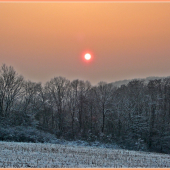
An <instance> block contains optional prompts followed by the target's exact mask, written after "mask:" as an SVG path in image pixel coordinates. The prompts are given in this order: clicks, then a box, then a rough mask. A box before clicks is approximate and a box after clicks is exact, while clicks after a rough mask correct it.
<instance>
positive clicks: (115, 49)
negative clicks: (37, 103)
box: [0, 2, 170, 84]
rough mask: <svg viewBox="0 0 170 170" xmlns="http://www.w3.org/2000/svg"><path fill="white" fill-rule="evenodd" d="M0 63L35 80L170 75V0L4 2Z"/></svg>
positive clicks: (0, 7) (94, 80)
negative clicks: (87, 55) (87, 53)
mask: <svg viewBox="0 0 170 170" xmlns="http://www.w3.org/2000/svg"><path fill="white" fill-rule="evenodd" d="M86 50H90V51H91V52H92V53H93V60H92V61H91V62H84V60H83V59H82V54H83V53H84V51H86ZM0 63H1V64H2V63H5V64H7V65H12V66H13V67H14V68H15V70H16V71H17V72H18V73H19V74H22V75H23V76H24V77H25V78H26V79H30V80H32V81H37V82H39V81H41V82H46V81H48V80H50V79H51V78H53V77H54V76H63V77H66V78H68V79H69V80H73V79H77V78H78V79H82V80H89V81H90V82H91V83H92V84H97V83H98V82H99V81H106V82H113V81H117V80H123V79H131V78H141V77H142V78H143V77H148V76H170V3H115V2H114V3H92V2H91V3H83V2H82V3H80V2H78V3H59V2H57V3H0Z"/></svg>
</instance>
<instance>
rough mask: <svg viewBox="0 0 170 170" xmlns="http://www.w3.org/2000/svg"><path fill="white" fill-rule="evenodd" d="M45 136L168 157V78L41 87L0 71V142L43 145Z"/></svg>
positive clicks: (57, 80)
mask: <svg viewBox="0 0 170 170" xmlns="http://www.w3.org/2000/svg"><path fill="white" fill-rule="evenodd" d="M30 129H31V130H30ZM30 131H31V133H30ZM28 133H30V134H32V136H34V138H33V137H30V136H31V135H30V136H29V137H28ZM45 134H52V135H53V136H54V135H55V137H57V138H59V139H65V140H85V141H89V142H93V141H100V142H103V143H117V144H118V145H119V146H121V147H122V148H126V149H133V150H143V151H154V152H162V153H170V78H164V79H155V80H150V81H149V82H146V81H145V80H137V79H136V80H132V81H130V82H129V83H128V84H127V85H121V86H120V87H116V86H114V84H113V83H106V82H99V83H98V84H97V85H96V86H92V85H91V83H90V82H89V81H82V80H73V81H69V80H68V79H66V78H64V77H54V78H52V79H51V80H50V81H48V82H46V84H45V85H42V84H41V83H35V82H31V81H28V80H25V79H24V77H23V76H21V75H19V74H18V73H16V71H15V70H14V68H13V67H11V66H10V67H8V66H6V65H5V64H4V65H2V66H1V68H0V140H3V141H27V142H29V141H31V142H45V141H44V140H43V139H44V138H43V137H44V136H45ZM35 138H36V140H35ZM46 138H50V135H49V136H48V137H46ZM46 140H48V139H46Z"/></svg>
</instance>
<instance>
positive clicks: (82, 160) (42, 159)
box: [0, 142, 170, 168]
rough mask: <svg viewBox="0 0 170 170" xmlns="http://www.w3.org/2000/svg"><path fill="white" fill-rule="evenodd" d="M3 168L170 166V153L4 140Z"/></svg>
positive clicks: (0, 159) (0, 146)
mask: <svg viewBox="0 0 170 170" xmlns="http://www.w3.org/2000/svg"><path fill="white" fill-rule="evenodd" d="M0 150H1V152H0V167H1V168H11V167H13V168H14V167H15V168H20V167H22V168H26V167H31V168H86V167H89V168H93V167H95V168H96V167H100V168H121V167H123V168H128V167H133V168H139V167H144V168H157V167H159V168H164V167H170V155H166V154H157V153H147V152H137V151H128V150H121V149H119V150H118V149H117V150H116V149H105V148H94V147H93V148H92V147H78V146H65V145H59V144H34V143H15V142H0Z"/></svg>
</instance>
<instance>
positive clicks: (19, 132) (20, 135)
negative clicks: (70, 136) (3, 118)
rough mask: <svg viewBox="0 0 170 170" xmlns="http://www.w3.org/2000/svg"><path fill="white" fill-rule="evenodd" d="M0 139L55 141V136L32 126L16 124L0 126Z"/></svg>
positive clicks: (37, 141) (34, 141) (36, 141)
mask: <svg viewBox="0 0 170 170" xmlns="http://www.w3.org/2000/svg"><path fill="white" fill-rule="evenodd" d="M0 140H1V141H14V142H33V143H39V142H40V143H55V141H56V140H57V138H56V137H55V136H54V135H52V134H50V133H45V132H43V131H40V130H37V129H35V128H33V127H25V126H17V127H5V128H2V127H1V128H0Z"/></svg>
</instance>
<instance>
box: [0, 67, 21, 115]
mask: <svg viewBox="0 0 170 170" xmlns="http://www.w3.org/2000/svg"><path fill="white" fill-rule="evenodd" d="M22 85H23V77H22V76H20V75H18V74H17V73H16V71H15V70H14V69H13V67H11V66H9V67H8V66H6V65H5V64H3V65H2V67H1V69H0V115H1V116H3V117H9V115H10V113H11V109H15V108H14V107H15V105H14V102H15V101H16V100H17V99H19V98H20V95H21V93H22V91H21V89H22Z"/></svg>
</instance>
